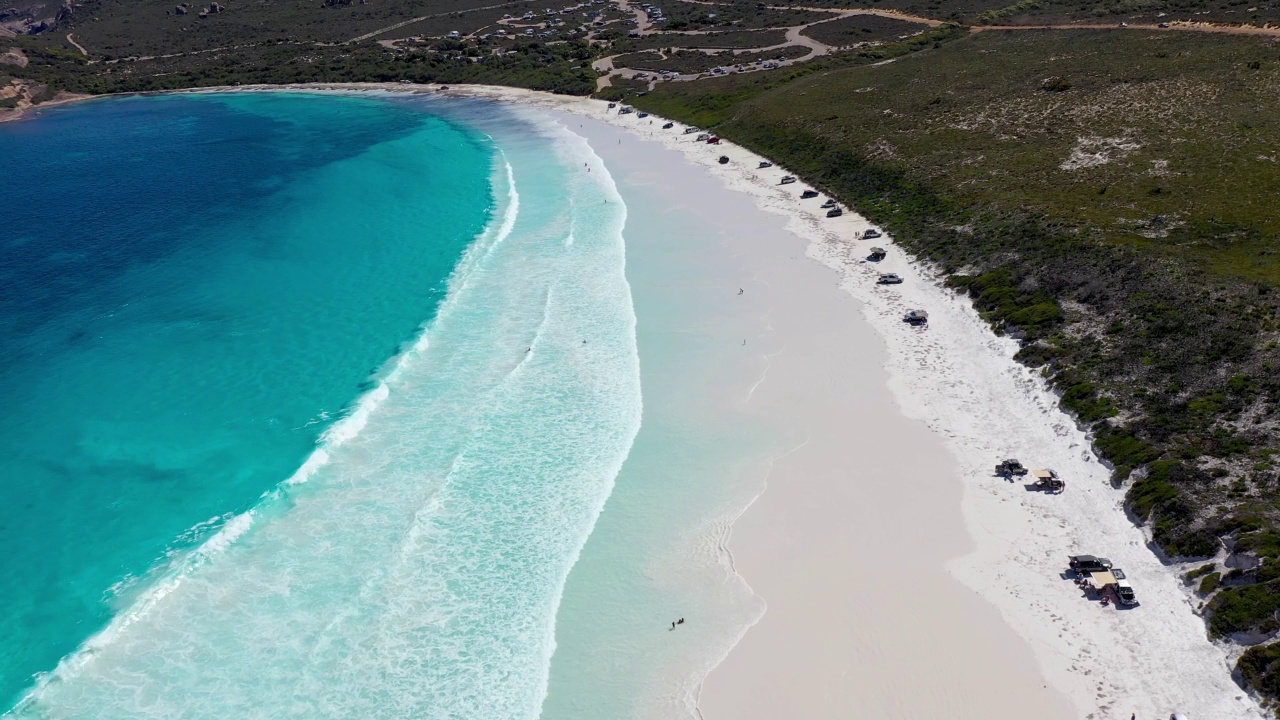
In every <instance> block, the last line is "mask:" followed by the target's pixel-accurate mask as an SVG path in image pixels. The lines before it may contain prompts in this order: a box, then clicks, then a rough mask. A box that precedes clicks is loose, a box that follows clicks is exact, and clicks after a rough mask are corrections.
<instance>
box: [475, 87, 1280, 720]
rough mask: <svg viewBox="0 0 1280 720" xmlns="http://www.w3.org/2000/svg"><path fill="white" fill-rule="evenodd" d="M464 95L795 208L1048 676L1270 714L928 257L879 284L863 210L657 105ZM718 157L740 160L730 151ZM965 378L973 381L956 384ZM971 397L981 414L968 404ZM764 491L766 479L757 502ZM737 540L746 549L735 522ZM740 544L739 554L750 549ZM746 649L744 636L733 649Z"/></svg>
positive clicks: (972, 558) (1082, 687) (1221, 711)
mask: <svg viewBox="0 0 1280 720" xmlns="http://www.w3.org/2000/svg"><path fill="white" fill-rule="evenodd" d="M452 91H453V90H452V89H451V92H452ZM464 91H465V92H464ZM458 94H460V95H465V96H469V97H482V98H487V99H492V100H505V101H509V102H530V103H532V104H534V105H538V106H543V107H550V108H553V109H559V110H564V111H568V112H576V113H577V114H581V115H585V116H588V117H593V118H595V119H597V120H601V121H604V122H608V123H610V124H613V125H616V126H620V127H622V128H624V129H627V130H630V131H631V132H632V133H633V134H635V135H637V136H639V137H642V138H646V139H650V140H655V141H658V142H661V143H662V144H663V145H665V146H667V147H670V148H673V149H677V150H679V151H682V152H683V153H684V155H685V157H686V158H687V159H688V160H689V161H690V162H691V163H692V164H693V165H697V166H701V167H702V168H703V169H704V170H705V171H707V172H709V173H710V174H712V175H714V176H717V177H718V178H720V179H721V180H722V181H723V182H724V183H725V184H726V185H728V186H729V187H730V188H731V189H733V190H738V191H741V192H744V193H746V194H748V195H751V196H752V197H753V199H754V200H755V202H756V204H757V206H759V207H761V208H762V209H766V210H771V211H773V212H777V213H779V214H782V215H784V216H785V217H787V218H788V225H787V228H788V230H790V231H791V232H792V233H794V234H796V235H799V236H800V237H803V238H806V239H807V240H809V246H808V249H807V254H808V256H809V257H810V258H812V259H814V260H816V261H818V262H820V263H822V264H823V265H825V266H827V267H828V268H831V269H832V270H835V271H836V272H837V273H839V277H840V285H841V288H842V290H844V291H845V292H847V293H848V294H849V295H851V296H852V297H853V298H855V299H856V300H858V301H859V302H860V303H861V304H862V312H863V314H864V316H865V317H866V319H867V320H868V321H869V322H870V324H871V325H872V327H874V328H875V329H876V330H877V332H878V333H879V334H880V336H881V338H882V339H883V340H884V341H885V342H886V343H887V344H888V348H889V351H890V361H889V363H888V365H887V368H886V369H887V370H888V374H889V386H890V389H891V390H892V392H893V396H894V398H895V400H896V401H897V404H898V406H899V407H900V408H901V410H902V411H903V412H904V413H905V414H906V415H907V417H909V418H913V419H916V420H919V421H922V422H924V423H925V425H927V426H928V427H929V428H930V430H931V431H932V432H933V433H934V434H935V435H936V436H938V437H940V438H941V439H942V440H943V442H944V444H945V445H946V446H947V448H948V450H949V452H950V454H951V456H952V460H953V463H954V466H953V470H952V477H951V478H949V480H950V481H951V482H953V483H956V484H958V485H959V486H960V487H961V488H962V500H961V503H960V510H961V511H962V513H963V515H964V520H965V524H966V526H967V529H968V534H969V537H970V542H971V543H972V548H973V549H972V550H971V551H970V552H968V553H967V554H965V555H964V556H962V557H956V558H954V559H952V560H951V561H950V562H949V563H947V570H948V572H949V573H951V574H952V575H954V576H955V577H956V578H958V579H959V580H961V581H962V582H963V583H964V584H965V585H966V586H968V587H969V588H970V589H972V590H973V591H974V592H976V593H978V594H980V595H981V596H982V597H983V598H984V599H985V600H986V601H987V602H988V603H990V604H991V605H993V606H994V607H996V608H997V609H998V610H999V612H1000V614H1001V616H1003V618H1004V620H1005V622H1006V623H1007V624H1008V625H1009V626H1010V627H1012V628H1013V629H1014V630H1015V631H1016V632H1017V633H1018V634H1019V635H1020V636H1022V638H1024V639H1025V640H1026V641H1027V642H1029V643H1030V644H1031V646H1032V647H1033V649H1034V650H1035V655H1036V658H1037V661H1038V664H1039V666H1040V668H1041V670H1042V672H1043V673H1044V675H1045V677H1046V678H1047V679H1048V681H1049V684H1050V685H1051V686H1053V687H1055V688H1057V689H1058V690H1060V691H1061V692H1063V693H1065V694H1066V695H1067V696H1068V697H1070V698H1071V700H1072V702H1073V704H1074V705H1075V707H1076V711H1077V713H1078V715H1079V716H1081V717H1089V718H1098V719H1099V720H1101V718H1104V717H1110V716H1119V715H1121V714H1123V713H1135V712H1136V713H1137V714H1138V716H1139V717H1167V716H1168V715H1169V714H1170V713H1173V712H1181V713H1185V714H1187V716H1188V717H1214V718H1237V717H1238V718H1262V717H1268V715H1267V714H1266V713H1265V712H1264V711H1263V710H1262V709H1261V708H1260V707H1259V705H1258V704H1257V702H1256V700H1255V699H1254V698H1253V697H1252V696H1251V695H1250V694H1249V693H1247V692H1246V691H1245V690H1243V689H1241V688H1240V687H1239V686H1238V685H1237V684H1236V683H1235V682H1234V680H1233V678H1232V663H1233V662H1234V659H1235V657H1237V656H1238V655H1239V653H1241V652H1243V648H1242V647H1239V646H1234V645H1230V644H1227V643H1215V642H1212V641H1210V640H1208V639H1207V635H1206V631H1205V627H1204V622H1203V620H1202V618H1201V617H1200V616H1199V615H1198V614H1196V613H1195V611H1194V610H1195V606H1194V605H1193V603H1194V597H1193V596H1192V594H1191V592H1190V590H1188V589H1187V588H1186V587H1185V586H1184V585H1183V583H1182V581H1181V578H1180V573H1181V572H1182V571H1184V570H1186V569H1187V568H1188V567H1190V565H1188V566H1185V567H1180V566H1177V565H1170V566H1166V565H1164V564H1162V562H1161V559H1160V558H1159V557H1157V555H1156V554H1155V553H1154V552H1153V551H1152V550H1151V549H1150V547H1149V546H1148V543H1149V537H1148V536H1147V534H1146V530H1145V529H1144V528H1142V527H1139V526H1136V525H1134V524H1133V523H1132V522H1131V521H1130V520H1129V518H1128V516H1127V514H1126V513H1125V512H1124V510H1123V495H1122V494H1121V493H1119V492H1118V491H1116V490H1114V489H1113V488H1112V486H1111V484H1110V472H1109V470H1108V469H1107V468H1106V467H1105V466H1104V465H1103V464H1102V463H1100V462H1099V461H1098V459H1097V457H1096V455H1095V454H1094V453H1093V450H1092V447H1091V442H1090V440H1089V438H1088V437H1087V436H1086V434H1085V433H1084V432H1082V431H1081V430H1080V429H1079V428H1078V427H1077V426H1076V424H1075V422H1074V421H1073V420H1072V419H1071V418H1070V417H1069V416H1068V415H1067V414H1066V413H1065V412H1063V411H1062V410H1061V409H1060V407H1059V405H1058V398H1057V395H1056V394H1055V393H1053V392H1052V390H1050V389H1049V388H1048V387H1047V385H1046V384H1045V382H1044V381H1043V379H1042V378H1040V377H1039V376H1038V375H1037V374H1036V373H1035V372H1034V371H1032V370H1031V369H1029V368H1026V367H1024V366H1022V365H1019V364H1017V363H1016V362H1014V361H1013V354H1014V352H1015V351H1016V347H1015V343H1014V341H1012V340H1010V339H1008V338H1000V337H997V336H995V335H994V334H993V333H992V332H991V331H990V330H989V328H988V327H987V325H986V324H985V323H984V322H983V321H982V320H981V319H980V318H979V316H978V314H977V312H976V310H974V308H973V306H972V305H971V304H970V303H969V302H968V301H967V299H965V298H963V297H961V296H959V295H956V294H955V293H953V292H951V291H949V290H946V289H945V288H944V287H942V286H941V284H940V283H939V282H938V277H937V276H936V274H935V273H934V272H933V271H932V270H931V269H929V268H928V267H925V266H922V265H921V264H920V263H918V262H916V261H914V260H913V259H910V258H907V257H902V256H901V255H904V254H898V251H897V250H896V247H895V246H894V245H893V242H892V239H891V238H890V237H887V236H886V237H884V238H881V239H877V240H876V241H875V243H876V244H880V245H882V246H884V247H887V248H889V250H890V253H893V254H894V255H893V256H891V262H886V263H884V264H883V266H882V267H883V269H884V270H885V271H893V272H897V273H899V274H900V275H903V276H904V277H905V278H906V280H907V282H906V284H904V285H902V286H896V287H897V288H898V289H891V290H882V289H880V288H878V287H877V286H875V285H874V284H873V283H874V277H875V274H876V273H877V272H878V271H879V267H881V266H876V265H873V264H870V263H866V262H863V261H862V259H861V257H860V256H858V255H856V254H854V253H852V252H851V251H855V250H856V251H863V252H865V250H866V249H867V247H869V246H870V245H871V244H872V243H870V242H868V241H857V240H854V239H853V238H854V233H856V232H858V231H860V230H862V229H865V228H866V227H869V224H868V223H867V222H866V221H865V220H864V219H862V218H861V217H859V216H857V215H856V213H855V212H852V211H850V212H846V214H845V216H844V217H843V218H841V219H840V220H838V221H836V222H830V221H827V220H826V219H825V218H823V217H820V216H819V214H818V213H816V212H812V211H811V210H810V209H808V208H807V207H805V206H803V205H802V204H801V203H800V201H799V200H798V195H799V192H800V190H801V189H802V187H803V186H802V184H801V183H796V184H794V185H790V186H785V188H780V187H778V186H776V185H774V184H773V182H776V181H773V180H770V179H766V178H764V177H762V176H761V175H760V174H759V173H757V172H755V171H754V170H752V169H751V168H754V166H755V165H756V164H757V162H758V161H759V160H761V159H762V158H760V157H759V156H757V155H755V154H753V153H751V152H749V151H747V150H745V149H743V148H739V147H737V146H734V145H732V144H730V143H725V144H722V145H721V146H719V147H712V146H706V145H704V144H701V143H694V142H692V141H690V140H688V139H687V138H684V140H685V142H681V139H682V138H681V137H680V135H679V133H678V132H677V133H676V134H674V135H672V134H669V133H665V132H663V131H660V130H658V128H659V123H662V122H663V119H662V118H658V117H656V116H651V118H650V119H651V120H654V121H656V122H655V123H654V124H653V125H642V124H640V121H639V120H638V119H637V118H636V117H635V116H634V115H631V116H617V115H615V114H611V113H608V112H607V110H606V104H605V103H604V102H603V101H592V100H586V99H578V98H573V99H567V98H558V97H555V96H546V95H543V94H540V93H533V92H531V91H523V90H511V89H507V88H490V87H484V88H464V89H459V91H458ZM574 106H576V108H575V107H574ZM677 130H678V128H677ZM719 155H726V156H728V157H729V158H730V164H729V165H727V166H721V165H719V164H718V163H717V162H716V158H717V157H718V156H719ZM767 172H769V173H772V174H773V175H777V176H780V175H781V174H782V173H783V172H785V171H784V170H782V169H780V168H773V169H771V170H769V171H767ZM770 178H772V175H770ZM912 307H925V308H927V309H929V311H930V314H931V321H932V325H933V329H932V330H930V331H929V332H927V333H913V332H910V331H908V330H906V329H905V326H903V325H902V324H901V323H900V321H899V318H900V317H901V313H902V312H905V311H906V310H907V309H910V308H912ZM940 321H941V322H940ZM899 328H902V329H901V330H899ZM935 340H936V342H935ZM961 361H963V362H961ZM965 378H971V379H972V380H974V381H973V382H954V380H955V379H965ZM922 379H925V380H928V381H929V382H922ZM922 391H923V392H922ZM982 401H985V404H984V403H983V402H982ZM975 404H976V406H977V407H979V408H985V409H986V410H987V414H986V416H978V417H974V416H973V414H972V411H971V407H973V406H974V405H975ZM1011 410H1016V412H1009V411H1011ZM1008 456H1019V457H1021V458H1022V459H1023V460H1024V462H1026V463H1027V464H1028V465H1031V466H1033V467H1053V468H1055V469H1057V470H1058V471H1059V472H1061V473H1063V474H1064V475H1065V476H1066V477H1067V478H1068V479H1069V483H1068V491H1067V492H1066V493H1064V494H1063V495H1057V496H1046V495H1042V494H1040V493H1035V492H1028V491H1026V490H1024V489H1023V487H1022V486H1021V485H1020V484H1009V483H1006V482H1004V481H1003V480H1000V479H998V478H994V477H992V473H991V469H990V468H991V466H992V465H994V464H995V463H996V462H998V461H999V460H1000V459H1001V458H1003V457H1008ZM768 502H769V495H768V494H767V493H766V494H765V495H764V496H763V497H762V498H761V499H760V502H758V503H756V505H758V506H763V505H767V504H768ZM744 512H745V511H744ZM734 538H735V540H734V543H733V545H734V547H740V546H741V544H742V543H741V540H742V538H741V536H740V533H739V532H737V531H735V535H734ZM1078 553H1094V554H1099V555H1107V556H1110V557H1112V558H1113V559H1114V560H1115V561H1116V563H1117V565H1118V566H1121V567H1124V568H1125V569H1126V570H1127V571H1128V573H1129V576H1130V578H1131V579H1132V580H1133V584H1134V586H1135V589H1136V590H1137V592H1138V595H1139V600H1140V601H1141V602H1142V605H1141V606H1140V607H1138V608H1135V609H1132V610H1128V609H1126V610H1116V609H1115V608H1111V607H1106V608H1103V607H1100V606H1099V605H1098V603H1096V602H1091V601H1090V600H1088V599H1086V598H1085V597H1083V596H1082V595H1081V593H1080V592H1079V591H1078V589H1076V588H1075V587H1074V585H1072V584H1071V583H1070V582H1069V581H1068V580H1066V579H1065V578H1064V577H1063V576H1062V573H1063V571H1064V569H1065V563H1066V557H1067V555H1071V554H1078ZM737 554H738V563H739V564H742V563H743V561H744V553H742V552H738V553H737ZM746 581H747V582H749V583H750V582H752V578H751V577H749V576H748V577H746ZM753 587H755V585H754V584H753ZM764 599H765V601H766V602H768V601H769V598H768V597H765V598H764ZM742 650H743V648H742V646H741V645H740V646H739V647H736V648H735V649H734V653H740V652H741V651H742ZM731 656H732V654H731ZM774 662H775V664H776V662H777V660H776V658H775V659H774ZM721 669H722V668H718V669H716V670H713V671H712V673H711V674H710V676H709V677H711V678H715V677H716V673H717V672H718V671H720V670H721Z"/></svg>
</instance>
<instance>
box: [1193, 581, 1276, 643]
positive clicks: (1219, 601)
mask: <svg viewBox="0 0 1280 720" xmlns="http://www.w3.org/2000/svg"><path fill="white" fill-rule="evenodd" d="M1207 610H1208V612H1209V634H1210V635H1212V636H1213V637H1224V636H1226V635H1230V634H1231V633H1236V632H1245V631H1250V630H1255V631H1260V632H1272V631H1275V630H1277V629H1280V621H1278V620H1277V619H1276V611H1280V586H1278V585H1277V584H1276V583H1267V584H1265V585H1241V586H1237V587H1227V588H1223V589H1222V590H1221V591H1220V592H1219V593H1218V594H1217V595H1215V596H1214V598H1213V600H1210V601H1209V605H1208V608H1207Z"/></svg>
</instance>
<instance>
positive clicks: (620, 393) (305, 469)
mask: <svg viewBox="0 0 1280 720" xmlns="http://www.w3.org/2000/svg"><path fill="white" fill-rule="evenodd" d="M12 127H13V128H15V129H10V128H5V129H4V130H3V131H2V132H0V152H6V156H7V157H15V156H16V157H17V158H18V160H19V161H21V164H20V165H17V167H22V168H28V170H25V171H24V172H27V173H28V175H29V177H26V178H24V182H23V183H21V185H20V187H19V188H18V198H19V200H20V201H21V204H20V206H22V207H33V208H36V207H42V206H43V207H48V206H49V203H50V201H51V200H52V199H54V198H61V201H60V202H61V205H60V206H58V211H57V212H56V213H51V214H45V215H41V214H39V213H35V212H33V213H32V214H31V216H30V217H25V218H23V219H22V220H20V221H19V225H18V226H17V230H16V231H15V230H14V229H13V228H12V227H9V228H6V233H5V235H4V236H3V239H4V241H5V243H6V245H7V248H8V250H7V251H6V253H5V263H4V266H3V272H4V273H5V276H4V278H3V279H4V280H5V281H6V285H7V286H10V287H14V286H17V287H21V288H22V292H21V293H19V294H18V296H17V298H16V300H14V299H12V298H10V297H8V296H6V297H5V300H4V302H6V303H9V305H8V306H7V307H5V308H4V310H5V312H4V313H3V322H4V326H3V343H4V344H3V345H2V346H0V347H2V348H3V353H4V359H5V362H4V363H3V370H2V371H0V383H3V385H2V389H3V390H4V391H5V392H6V395H7V396H8V399H9V400H10V407H9V408H8V410H9V412H7V413H5V415H4V418H5V419H4V422H5V427H4V428H3V429H4V431H5V432H3V433H0V435H2V436H3V438H4V439H3V441H2V442H4V443H6V446H5V447H4V448H3V449H4V455H3V457H5V458H6V460H5V464H6V466H7V467H6V473H5V477H6V479H5V481H4V483H3V485H2V486H0V492H3V493H4V496H3V498H0V499H3V500H4V504H3V507H2V508H0V513H3V515H0V517H3V523H2V524H0V547H3V548H4V549H6V553H5V556H4V558H3V560H0V562H2V563H4V567H3V572H2V573H0V577H3V578H4V580H3V581H0V582H4V583H5V585H4V586H3V588H0V589H3V591H4V592H5V594H6V597H7V599H9V600H10V602H7V603H6V604H5V605H4V609H3V610H2V611H0V613H2V614H0V623H3V630H4V636H5V644H6V650H9V649H10V648H13V649H15V650H16V652H15V653H8V652H6V654H5V659H4V661H3V662H4V663H5V664H4V665H3V666H0V667H2V669H3V675H2V676H0V677H2V679H3V682H4V686H3V688H4V691H5V693H6V694H7V695H13V694H14V693H21V694H22V697H23V700H22V701H21V703H20V705H19V707H18V709H17V710H16V711H15V712H16V715H17V716H19V717H43V718H80V717H101V718H138V717H164V718H178V717H243V718H252V717H406V716H413V717H427V718H430V717H441V718H444V717H511V718H518V717H536V716H537V714H538V710H539V708H540V706H541V703H542V698H543V695H545V693H546V684H547V672H548V670H547V668H548V665H549V660H550V657H551V654H552V652H553V650H554V628H555V622H554V618H555V611H556V607H557V605H558V603H559V596H560V592H561V589H562V587H563V584H564V580H565V576H566V575H567V573H568V571H569V568H570V567H571V566H572V565H573V562H574V560H575V559H576V557H577V553H578V551H579V550H580V548H581V546H582V544H583V542H585V540H586V538H587V536H588V535H589V533H590V531H591V528H592V526H593V525H594V523H595V519H596V516H597V515H598V513H599V512H600V509H601V506H602V505H603V503H604V501H605V498H607V497H608V495H609V492H610V490H611V488H612V485H613V482H614V478H615V476H616V474H617V472H618V468H619V467H620V466H621V464H622V462H623V459H624V458H625V457H626V455H627V452H628V450H629V448H630V444H631V442H632V438H633V437H634V435H635V433H636V431H637V429H638V426H639V419H640V388H639V369H638V364H637V360H636V348H635V331H634V323H635V320H634V316H633V314H632V309H631V300H630V294H629V290H628V286H627V281H626V278H625V274H624V255H623V245H622V238H621V228H622V223H623V221H624V218H625V206H624V205H623V204H622V202H621V200H620V198H619V197H618V196H617V193H616V190H615V189H614V188H613V186H612V182H611V181H610V179H609V177H608V175H607V173H606V172H604V168H603V166H601V165H600V164H599V162H598V159H597V158H595V156H594V155H593V154H592V153H591V152H590V149H589V148H587V147H586V146H585V144H584V143H581V142H580V141H575V140H574V139H573V138H571V137H569V136H567V134H566V133H564V132H562V131H559V130H557V129H555V128H553V127H550V126H533V125H531V124H530V123H529V122H528V121H524V120H519V119H516V118H512V117H506V116H505V115H504V114H503V113H501V112H495V109H494V108H493V107H492V106H479V105H467V104H465V103H461V104H453V105H451V106H450V107H449V108H448V109H445V108H443V107H439V106H432V105H431V104H430V103H427V104H425V105H424V104H423V103H421V102H413V103H406V102H391V101H385V100H380V99H357V98H351V97H337V96H324V97H317V96H307V95H286V94H269V95H268V94H256V95H255V94H245V95H223V96H199V97H190V96H184V97H166V98H146V99H136V100H125V101H111V102H102V103H93V104H88V105H84V106H80V107H74V108H69V109H65V110H61V111H57V112H52V113H49V114H48V117H45V118H42V119H40V120H39V121H36V122H30V123H18V124H16V125H14V126H12ZM476 127H483V129H484V130H483V132H481V131H479V130H476V129H473V128H476ZM484 133H489V134H490V135H492V138H489V137H486V135H485V134H484ZM46 158H54V159H55V160H56V161H55V162H44V160H45V159H46ZM588 164H589V165H590V167H591V169H592V170H594V171H595V172H585V170H586V169H587V167H586V165H588ZM317 443H318V446H317ZM18 550H20V552H19V551H18ZM32 673H40V674H39V676H38V678H37V680H36V682H35V683H34V684H32V683H31V680H30V678H31V675H32ZM24 688H26V689H25V690H24Z"/></svg>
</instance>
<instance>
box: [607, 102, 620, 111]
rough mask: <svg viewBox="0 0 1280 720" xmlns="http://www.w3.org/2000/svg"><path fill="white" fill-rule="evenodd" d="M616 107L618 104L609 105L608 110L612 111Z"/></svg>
mask: <svg viewBox="0 0 1280 720" xmlns="http://www.w3.org/2000/svg"><path fill="white" fill-rule="evenodd" d="M616 107H618V103H609V109H610V110H612V109H614V108H616Z"/></svg>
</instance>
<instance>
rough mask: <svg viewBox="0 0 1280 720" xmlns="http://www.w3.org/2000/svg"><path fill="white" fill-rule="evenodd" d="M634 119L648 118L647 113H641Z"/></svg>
mask: <svg viewBox="0 0 1280 720" xmlns="http://www.w3.org/2000/svg"><path fill="white" fill-rule="evenodd" d="M636 117H642V118H646V117H649V113H647V112H642V113H640V114H639V115H636Z"/></svg>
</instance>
